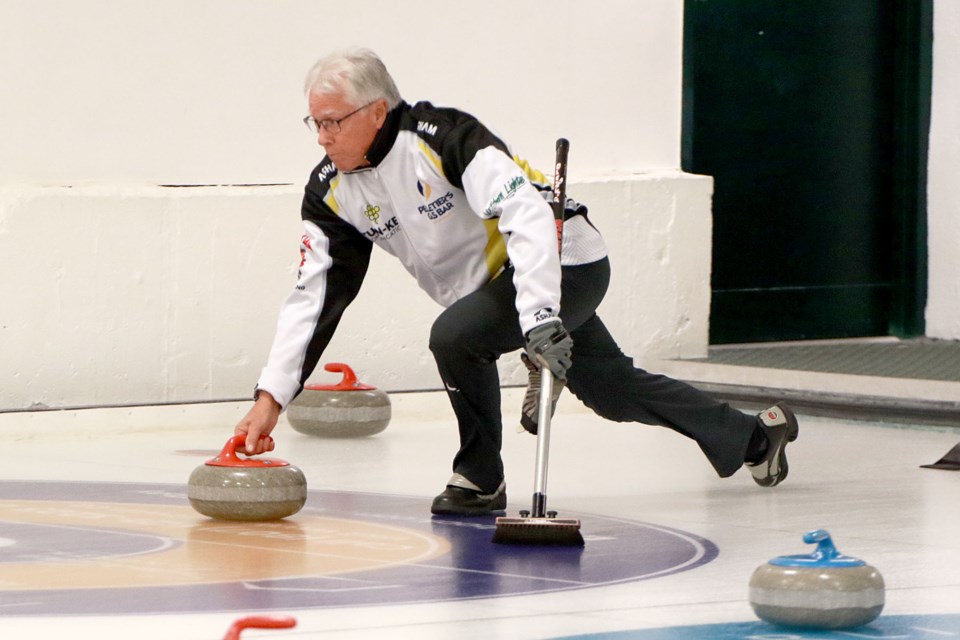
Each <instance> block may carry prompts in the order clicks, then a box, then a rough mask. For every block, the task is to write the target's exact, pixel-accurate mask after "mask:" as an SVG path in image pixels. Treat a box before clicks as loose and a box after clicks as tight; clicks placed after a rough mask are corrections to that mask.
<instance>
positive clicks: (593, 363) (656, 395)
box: [430, 258, 757, 492]
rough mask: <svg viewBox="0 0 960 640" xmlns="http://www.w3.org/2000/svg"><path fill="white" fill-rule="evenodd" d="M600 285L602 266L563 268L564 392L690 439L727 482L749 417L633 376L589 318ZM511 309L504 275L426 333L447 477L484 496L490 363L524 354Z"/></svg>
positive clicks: (496, 398) (671, 385)
mask: <svg viewBox="0 0 960 640" xmlns="http://www.w3.org/2000/svg"><path fill="white" fill-rule="evenodd" d="M609 282H610V263H609V261H608V260H607V259H606V258H604V259H603V260H600V261H597V262H593V263H591V264H586V265H578V266H570V267H563V278H562V288H561V312H560V317H561V319H562V320H563V324H564V326H565V327H566V328H567V330H568V331H569V332H570V335H571V337H572V338H573V365H572V366H571V367H570V370H569V371H568V372H567V386H568V387H569V389H570V390H571V391H572V392H573V393H574V394H575V395H576V396H577V398H579V399H580V400H581V401H582V402H583V403H584V404H585V405H586V406H588V407H589V408H590V409H592V410H593V411H594V412H596V413H597V414H598V415H600V416H602V417H604V418H607V419H608V420H614V421H617V422H642V423H645V424H652V425H661V426H665V427H668V428H670V429H673V430H674V431H677V432H679V433H682V434H683V435H685V436H687V437H689V438H692V439H693V440H695V441H696V442H697V444H699V445H700V448H701V450H702V451H703V453H704V454H705V455H706V456H707V459H708V460H709V461H710V463H711V464H712V465H713V467H714V469H715V470H716V471H717V473H718V474H719V475H720V476H721V477H727V476H730V475H732V474H733V473H734V472H736V471H737V469H739V468H740V466H741V465H742V464H743V458H744V454H745V452H746V449H747V444H748V443H749V441H750V436H751V435H752V434H753V431H754V429H755V428H756V426H757V418H756V416H752V415H747V414H744V413H742V412H740V411H737V410H736V409H733V408H732V407H730V406H729V405H728V404H726V403H721V402H717V401H716V400H714V399H712V398H710V397H709V396H707V395H706V394H704V393H703V392H701V391H700V390H699V389H696V388H694V387H692V386H690V385H688V384H686V383H684V382H680V381H678V380H673V379H671V378H668V377H666V376H663V375H655V374H651V373H647V372H646V371H644V370H643V369H638V368H636V367H634V365H633V359H632V358H630V357H629V356H626V355H624V353H623V352H622V351H621V350H620V348H619V347H618V346H617V343H616V342H615V341H614V339H613V337H612V336H611V335H610V333H609V332H608V331H607V328H606V327H605V326H604V325H603V322H602V321H601V320H600V317H599V316H597V314H596V309H597V306H598V305H599V304H600V301H601V300H602V299H603V296H604V294H605V293H606V291H607V286H608V284H609ZM515 299H516V290H515V289H514V286H513V270H512V269H508V270H506V271H504V272H503V273H501V274H500V276H499V277H497V278H495V279H494V280H492V281H490V282H489V283H487V284H486V285H484V286H483V287H482V288H480V289H479V290H478V291H475V292H474V293H472V294H470V295H469V296H466V297H465V298H463V299H461V300H459V301H457V302H456V303H454V304H453V305H451V306H450V307H448V308H447V309H445V310H444V312H443V313H442V314H440V316H439V317H438V318H437V320H436V321H435V322H434V324H433V329H432V331H431V333H430V350H431V351H432V352H433V355H434V358H435V359H436V361H437V367H438V368H439V371H440V377H441V378H442V379H443V382H444V385H445V386H446V388H447V395H448V396H449V397H450V403H451V404H452V405H453V410H454V412H455V413H456V416H457V421H458V424H459V428H460V450H459V451H458V452H457V454H456V456H455V457H454V460H453V470H454V472H456V473H460V474H462V475H463V476H465V477H467V478H469V479H470V480H471V481H472V482H473V483H475V484H476V485H478V486H479V487H480V488H481V489H483V490H485V491H490V492H492V491H493V490H495V489H496V487H497V486H498V485H499V484H500V481H501V480H503V461H502V460H501V458H500V447H501V444H502V440H503V437H502V436H503V422H502V417H501V407H500V377H499V373H498V371H497V365H496V361H497V359H498V358H499V357H500V355H501V354H504V353H507V352H510V351H515V350H517V349H519V348H521V347H523V345H524V340H523V335H522V333H521V331H520V324H519V318H518V315H517V310H516V307H515Z"/></svg>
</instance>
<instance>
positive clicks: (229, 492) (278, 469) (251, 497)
mask: <svg viewBox="0 0 960 640" xmlns="http://www.w3.org/2000/svg"><path fill="white" fill-rule="evenodd" d="M245 440H246V438H245V436H242V435H239V436H233V437H232V438H230V439H229V440H228V441H227V444H226V445H224V447H223V450H222V451H221V452H220V454H219V455H218V456H216V457H215V458H211V459H210V460H207V462H206V463H205V464H202V465H200V466H199V467H197V468H196V469H194V470H193V473H191V474H190V481H189V482H188V483H187V497H188V498H189V500H190V506H192V507H193V508H194V509H196V510H197V511H198V512H200V513H202V514H203V515H205V516H209V517H211V518H216V519H217V520H241V521H247V522H261V521H267V520H279V519H280V518H286V517H287V516H292V515H293V514H295V513H296V512H298V511H300V509H302V508H303V505H304V503H305V502H306V501H307V479H306V478H305V477H304V475H303V472H302V471H300V469H298V468H297V467H295V466H293V465H292V464H290V463H289V462H286V461H285V460H277V459H276V458H240V457H238V456H237V447H243V445H244V442H245Z"/></svg>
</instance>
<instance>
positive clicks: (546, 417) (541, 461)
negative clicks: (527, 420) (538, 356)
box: [531, 362, 553, 518]
mask: <svg viewBox="0 0 960 640" xmlns="http://www.w3.org/2000/svg"><path fill="white" fill-rule="evenodd" d="M540 371H541V375H540V406H539V407H537V414H538V415H537V461H536V472H535V475H534V478H533V507H532V509H531V515H532V516H533V517H534V518H543V517H544V516H545V515H546V513H547V462H548V459H549V457H550V420H551V418H552V416H551V414H552V413H553V412H552V411H551V409H552V407H551V404H552V402H551V401H552V399H553V398H552V396H553V373H551V372H550V367H548V366H546V363H545V362H541V364H540Z"/></svg>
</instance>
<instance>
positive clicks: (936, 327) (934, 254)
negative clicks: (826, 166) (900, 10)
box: [927, 0, 960, 340]
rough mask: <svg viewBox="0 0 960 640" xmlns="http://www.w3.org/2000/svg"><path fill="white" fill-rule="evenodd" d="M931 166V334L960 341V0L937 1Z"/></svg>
mask: <svg viewBox="0 0 960 640" xmlns="http://www.w3.org/2000/svg"><path fill="white" fill-rule="evenodd" d="M932 102H933V103H932V106H931V113H930V155H929V165H928V167H927V172H928V182H927V199H928V212H929V213H928V225H929V231H928V235H929V243H928V244H929V256H928V257H929V269H930V275H929V293H928V297H927V335H928V336H930V337H934V338H945V339H952V340H958V339H960V2H956V0H936V2H935V3H934V34H933V101H932Z"/></svg>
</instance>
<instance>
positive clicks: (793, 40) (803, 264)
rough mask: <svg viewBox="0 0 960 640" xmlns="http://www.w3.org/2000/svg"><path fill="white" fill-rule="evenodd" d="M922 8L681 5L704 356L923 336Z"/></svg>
mask: <svg viewBox="0 0 960 640" xmlns="http://www.w3.org/2000/svg"><path fill="white" fill-rule="evenodd" d="M931 25H932V19H931V7H930V2H929V0H920V1H910V0H900V1H894V0H889V1H884V0H687V2H686V4H685V16H684V112H683V154H682V156H683V169H684V170H685V171H688V172H691V173H698V174H705V175H711V176H713V177H714V180H715V182H714V201H713V215H714V239H713V275H712V306H711V320H710V325H711V326H710V341H711V343H713V344H719V343H732V342H758V341H769V340H804V339H818V338H841V337H854V336H879V335H891V334H895V335H917V334H920V333H922V332H923V306H924V305H925V302H926V301H925V298H926V289H925V281H926V270H925V255H926V254H925V247H924V243H925V231H924V229H925V216H926V211H925V209H926V203H925V197H924V193H925V186H926V185H925V181H926V176H925V171H926V131H927V129H928V119H929V115H928V114H929V76H930V60H929V58H930V48H931V42H932V27H931Z"/></svg>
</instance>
